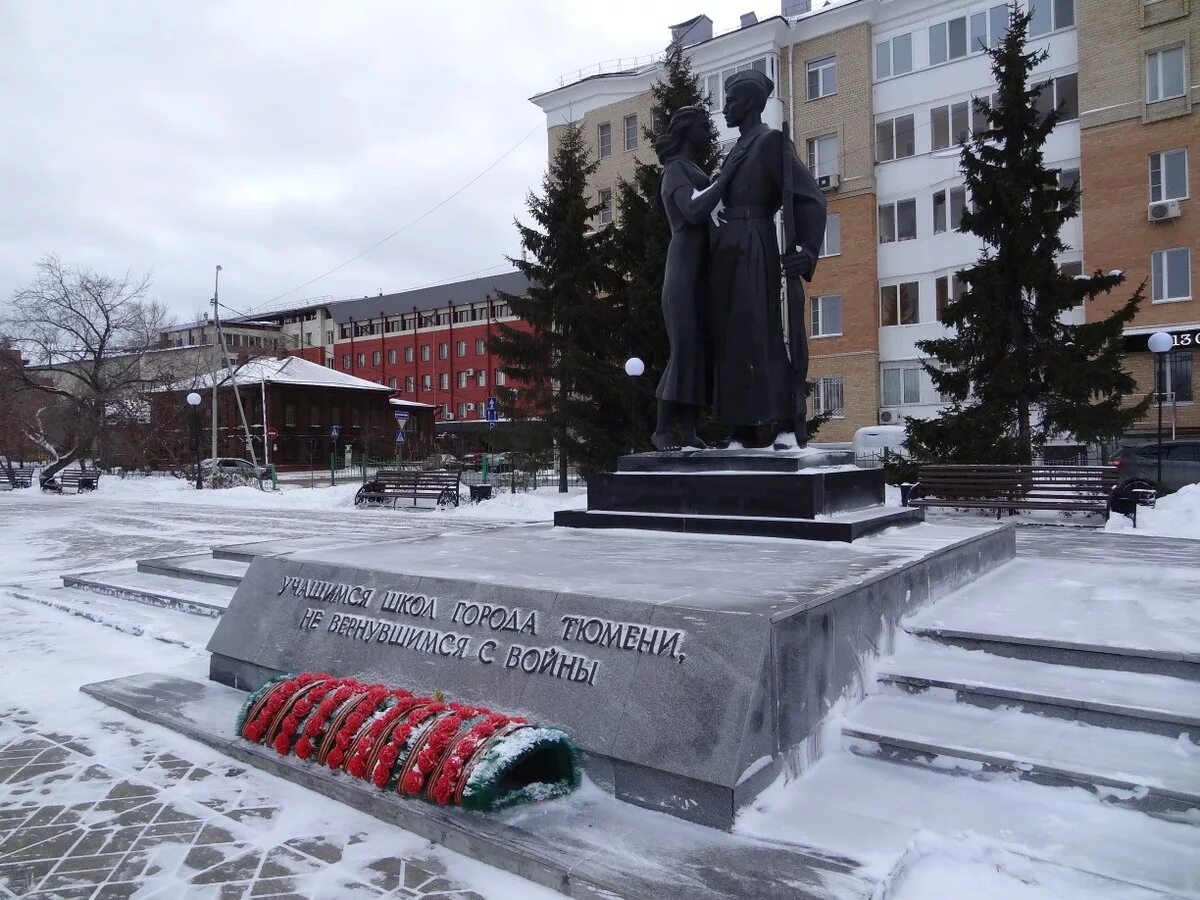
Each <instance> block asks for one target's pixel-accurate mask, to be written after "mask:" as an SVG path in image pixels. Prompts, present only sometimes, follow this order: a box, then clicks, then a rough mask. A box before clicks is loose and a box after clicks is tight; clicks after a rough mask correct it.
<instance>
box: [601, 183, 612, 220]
mask: <svg viewBox="0 0 1200 900" xmlns="http://www.w3.org/2000/svg"><path fill="white" fill-rule="evenodd" d="M612 220H613V195H612V190H611V189H609V188H604V190H602V191H601V192H600V224H601V225H607V224H609V223H610V222H611V221H612Z"/></svg>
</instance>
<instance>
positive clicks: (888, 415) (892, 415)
mask: <svg viewBox="0 0 1200 900" xmlns="http://www.w3.org/2000/svg"><path fill="white" fill-rule="evenodd" d="M899 421H900V413H898V412H896V410H894V409H881V410H880V411H879V424H880V425H895V424H896V423H897V422H899Z"/></svg>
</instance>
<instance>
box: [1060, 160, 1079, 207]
mask: <svg viewBox="0 0 1200 900" xmlns="http://www.w3.org/2000/svg"><path fill="white" fill-rule="evenodd" d="M1058 187H1059V190H1064V191H1065V190H1067V189H1068V188H1071V189H1074V191H1075V200H1074V203H1072V204H1067V203H1063V204H1061V205H1060V206H1059V209H1066V208H1067V206H1068V205H1070V206H1071V207H1072V209H1073V211H1074V213H1075V214H1076V215H1078V214H1079V204H1080V201H1081V199H1082V198H1081V195H1080V193H1079V170H1078V169H1060V170H1059V172H1058Z"/></svg>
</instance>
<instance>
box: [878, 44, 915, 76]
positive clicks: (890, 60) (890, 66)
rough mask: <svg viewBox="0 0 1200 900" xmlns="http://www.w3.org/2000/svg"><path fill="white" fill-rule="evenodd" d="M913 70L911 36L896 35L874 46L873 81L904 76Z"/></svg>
mask: <svg viewBox="0 0 1200 900" xmlns="http://www.w3.org/2000/svg"><path fill="white" fill-rule="evenodd" d="M912 68H913V49H912V35H911V34H898V35H896V36H895V37H893V38H888V39H887V40H886V41H879V42H878V43H877V44H876V45H875V80H876V81H879V80H881V79H883V78H891V77H892V76H894V75H904V74H905V73H907V72H911V71H912Z"/></svg>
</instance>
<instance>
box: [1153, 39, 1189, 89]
mask: <svg viewBox="0 0 1200 900" xmlns="http://www.w3.org/2000/svg"><path fill="white" fill-rule="evenodd" d="M1186 90H1187V85H1186V79H1185V78H1184V77H1183V45H1178V46H1175V47H1164V48H1163V49H1161V50H1154V51H1151V52H1150V53H1147V54H1146V101H1147V102H1148V103H1157V102H1158V101H1160V100H1170V99H1171V98H1172V97H1182V96H1183V95H1184V93H1185V92H1186Z"/></svg>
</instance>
